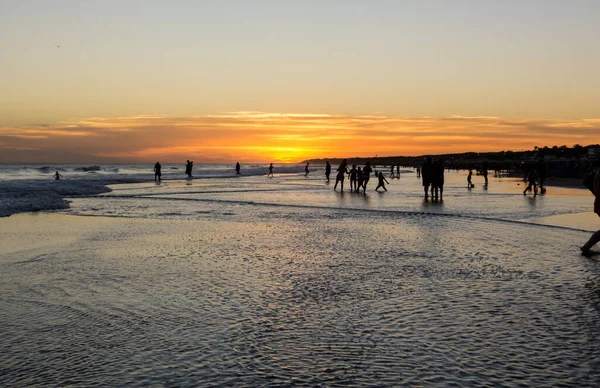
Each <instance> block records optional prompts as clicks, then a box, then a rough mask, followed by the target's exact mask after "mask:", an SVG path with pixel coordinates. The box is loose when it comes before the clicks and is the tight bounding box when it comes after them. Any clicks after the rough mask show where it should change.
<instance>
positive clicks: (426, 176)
mask: <svg viewBox="0 0 600 388" xmlns="http://www.w3.org/2000/svg"><path fill="white" fill-rule="evenodd" d="M431 168H432V166H431V156H428V157H427V159H426V160H425V163H423V166H422V167H421V176H422V177H423V191H424V192H425V201H427V199H428V198H429V185H431V172H432V171H431ZM417 171H418V170H417Z"/></svg>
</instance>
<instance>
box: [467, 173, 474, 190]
mask: <svg viewBox="0 0 600 388" xmlns="http://www.w3.org/2000/svg"><path fill="white" fill-rule="evenodd" d="M472 177H473V170H471V169H469V175H467V187H468V188H469V189H472V188H473V187H475V185H473V181H472V180H471V179H472Z"/></svg>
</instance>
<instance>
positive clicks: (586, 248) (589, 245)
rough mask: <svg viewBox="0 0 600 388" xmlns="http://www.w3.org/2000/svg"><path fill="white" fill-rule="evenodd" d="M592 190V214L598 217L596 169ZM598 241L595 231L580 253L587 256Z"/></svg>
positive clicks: (599, 179)
mask: <svg viewBox="0 0 600 388" xmlns="http://www.w3.org/2000/svg"><path fill="white" fill-rule="evenodd" d="M596 167H597V168H598V162H596ZM592 188H593V189H594V190H592V192H593V193H594V197H595V198H594V213H596V214H597V215H598V216H600V168H598V169H597V170H596V176H595V177H594V182H593V187H592ZM599 241H600V230H599V231H597V232H596V233H594V234H592V237H590V239H589V240H588V242H586V243H585V244H584V245H583V246H582V247H581V253H582V254H584V255H589V254H590V249H592V247H593V246H594V245H596V243H598V242H599Z"/></svg>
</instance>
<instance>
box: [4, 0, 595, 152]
mask: <svg viewBox="0 0 600 388" xmlns="http://www.w3.org/2000/svg"><path fill="white" fill-rule="evenodd" d="M598 15H600V1H596V0H573V1H562V0H560V1H558V0H537V1H534V0H522V1H516V0H515V1H513V0H506V1H486V0H477V1H475V0H473V1H466V0H454V1H441V0H440V1H434V0H420V1H402V0H396V1H384V0H368V1H367V0H363V1H355V0H339V1H336V0H320V1H312V0H303V1H291V0H290V1H286V0H278V1H259V0H254V1H241V0H240V1H225V0H222V1H184V0H181V1H166V0H165V1H153V0H145V1H135V0H127V1H123V0H119V1H116V0H115V1H112V0H110V1H108V0H107V1H91V0H90V1H75V0H62V1H61V0H57V1H42V0H38V1H32V0H0V162H26V161H30V162H86V161H100V162H102V161H104V162H109V161H115V162H116V161H140V162H154V161H156V160H161V161H166V162H169V161H181V160H186V159H194V160H195V161H198V162H199V163H202V162H204V163H212V162H226V163H229V162H234V161H236V160H239V161H244V162H269V161H276V162H297V161H300V160H303V159H306V158H313V157H343V156H370V155H375V154H378V155H380V156H381V155H420V154H428V153H430V154H435V153H443V152H462V151H492V150H503V149H513V150H518V149H531V148H533V147H534V146H536V145H537V146H543V145H548V146H552V145H562V144H566V145H573V144H576V143H578V144H582V145H585V144H591V143H600V50H599V49H598V37H600V23H598ZM57 45H59V46H60V47H57Z"/></svg>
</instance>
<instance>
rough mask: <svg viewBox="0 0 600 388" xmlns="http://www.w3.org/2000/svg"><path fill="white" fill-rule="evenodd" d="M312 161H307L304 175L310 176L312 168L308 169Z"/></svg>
mask: <svg viewBox="0 0 600 388" xmlns="http://www.w3.org/2000/svg"><path fill="white" fill-rule="evenodd" d="M309 164H310V163H308V162H306V167H304V176H308V173H309V172H310V170H309V169H308V165H309Z"/></svg>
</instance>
